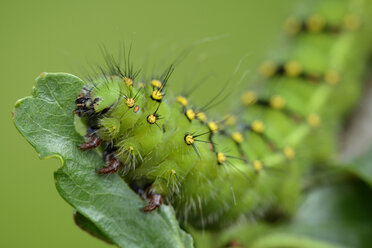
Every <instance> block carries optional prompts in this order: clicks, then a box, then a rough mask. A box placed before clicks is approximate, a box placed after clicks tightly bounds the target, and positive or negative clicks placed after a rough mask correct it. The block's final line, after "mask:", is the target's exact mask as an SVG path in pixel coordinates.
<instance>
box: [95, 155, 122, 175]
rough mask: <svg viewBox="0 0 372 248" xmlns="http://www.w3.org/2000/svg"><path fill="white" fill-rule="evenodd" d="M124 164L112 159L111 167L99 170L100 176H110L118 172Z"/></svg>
mask: <svg viewBox="0 0 372 248" xmlns="http://www.w3.org/2000/svg"><path fill="white" fill-rule="evenodd" d="M122 166H123V164H122V163H121V162H120V160H119V159H117V158H115V157H112V158H111V159H110V161H109V165H108V166H106V167H103V168H102V169H99V170H98V174H110V173H112V172H116V171H118V170H119V169H120V168H121V167H122Z"/></svg>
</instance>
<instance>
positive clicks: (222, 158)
mask: <svg viewBox="0 0 372 248" xmlns="http://www.w3.org/2000/svg"><path fill="white" fill-rule="evenodd" d="M225 161H226V156H225V154H223V153H222V152H217V162H218V164H223V163H224V162H225Z"/></svg>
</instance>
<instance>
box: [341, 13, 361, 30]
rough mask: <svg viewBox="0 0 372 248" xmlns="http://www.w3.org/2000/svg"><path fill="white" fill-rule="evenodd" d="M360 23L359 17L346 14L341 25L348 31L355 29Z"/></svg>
mask: <svg viewBox="0 0 372 248" xmlns="http://www.w3.org/2000/svg"><path fill="white" fill-rule="evenodd" d="M360 25H361V21H360V18H359V17H358V16H356V15H347V16H346V17H345V18H344V23H343V26H344V28H345V29H346V30H348V31H354V30H357V29H358V28H359V27H360Z"/></svg>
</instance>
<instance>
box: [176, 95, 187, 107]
mask: <svg viewBox="0 0 372 248" xmlns="http://www.w3.org/2000/svg"><path fill="white" fill-rule="evenodd" d="M176 101H177V102H178V103H180V104H181V105H182V106H184V107H186V106H187V104H188V101H187V98H186V97H184V96H177V97H176Z"/></svg>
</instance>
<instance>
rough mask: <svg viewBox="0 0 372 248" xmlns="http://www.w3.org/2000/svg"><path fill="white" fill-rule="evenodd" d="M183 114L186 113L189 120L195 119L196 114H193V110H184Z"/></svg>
mask: <svg viewBox="0 0 372 248" xmlns="http://www.w3.org/2000/svg"><path fill="white" fill-rule="evenodd" d="M185 114H186V117H187V119H189V120H190V121H192V120H194V119H195V116H196V114H195V112H194V110H192V109H188V110H186V113H185Z"/></svg>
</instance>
